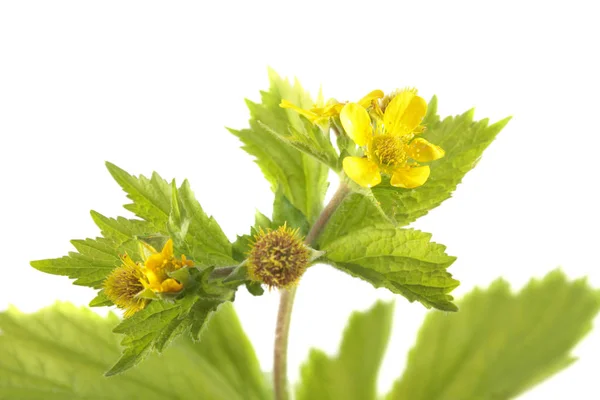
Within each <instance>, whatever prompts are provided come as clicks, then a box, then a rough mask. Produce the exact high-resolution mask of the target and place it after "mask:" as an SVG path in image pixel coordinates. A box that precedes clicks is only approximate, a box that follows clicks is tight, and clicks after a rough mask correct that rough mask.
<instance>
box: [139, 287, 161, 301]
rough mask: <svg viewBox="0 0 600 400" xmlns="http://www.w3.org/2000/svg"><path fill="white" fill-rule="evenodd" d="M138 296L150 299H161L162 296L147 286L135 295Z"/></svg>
mask: <svg viewBox="0 0 600 400" xmlns="http://www.w3.org/2000/svg"><path fill="white" fill-rule="evenodd" d="M135 297H136V298H140V299H148V300H159V299H160V297H159V296H158V295H157V294H156V293H154V292H153V291H152V289H150V288H145V289H144V290H142V291H141V292H139V293H138V294H136V295H135Z"/></svg>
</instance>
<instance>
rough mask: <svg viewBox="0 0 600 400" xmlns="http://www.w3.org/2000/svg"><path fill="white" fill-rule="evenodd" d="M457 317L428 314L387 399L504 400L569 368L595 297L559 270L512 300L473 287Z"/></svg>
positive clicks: (500, 287)
mask: <svg viewBox="0 0 600 400" xmlns="http://www.w3.org/2000/svg"><path fill="white" fill-rule="evenodd" d="M460 309H461V311H460V312H459V313H456V314H450V315H444V314H439V313H430V314H429V315H428V316H427V318H426V320H425V323H424V324H423V327H422V328H421V331H420V333H419V337H418V340H417V343H416V345H415V347H414V348H413V349H412V350H411V352H410V355H409V358H408V365H407V367H406V371H405V372H404V375H403V376H402V379H400V380H399V381H398V382H397V383H396V384H395V385H394V389H393V390H392V392H391V393H390V394H389V395H388V397H387V398H388V399H389V400H404V399H410V400H420V399H422V400H442V399H444V400H445V399H482V400H483V399H509V398H513V397H515V396H517V395H518V394H520V393H522V392H524V391H525V390H527V389H529V388H530V387H532V386H534V385H536V384H538V383H540V382H541V381H543V380H545V379H547V378H548V377H550V376H552V375H554V374H555V373H557V372H558V371H560V370H562V369H564V368H566V367H567V366H568V365H570V364H571V363H572V362H573V361H575V358H574V357H573V356H572V355H571V354H570V352H571V350H572V348H573V347H574V346H575V344H577V342H578V341H579V340H581V339H582V338H583V337H584V336H585V335H586V334H587V333H588V332H589V331H590V329H591V327H592V324H591V323H592V320H593V318H594V316H595V315H596V314H597V313H598V311H599V310H600V292H599V291H597V290H593V289H591V288H590V287H589V286H588V284H587V283H586V281H585V280H584V279H579V280H576V281H573V282H568V281H567V278H566V277H565V275H564V274H563V273H562V272H560V271H554V272H551V273H550V274H548V275H547V276H546V277H545V278H544V279H543V280H532V281H531V282H530V283H529V284H528V285H527V286H526V287H525V288H524V289H523V290H522V291H521V292H520V293H518V294H516V295H514V294H512V293H511V291H510V287H509V285H508V283H506V282H505V281H503V280H498V281H496V282H494V283H493V284H492V285H491V286H490V287H489V288H488V289H487V290H481V289H476V290H474V291H473V292H471V293H470V294H469V295H467V296H466V297H465V298H464V299H463V300H462V301H461V302H460Z"/></svg>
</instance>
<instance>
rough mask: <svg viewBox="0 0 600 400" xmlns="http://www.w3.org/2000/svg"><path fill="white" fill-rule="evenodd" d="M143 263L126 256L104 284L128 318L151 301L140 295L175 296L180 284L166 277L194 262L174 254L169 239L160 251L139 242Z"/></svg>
mask: <svg viewBox="0 0 600 400" xmlns="http://www.w3.org/2000/svg"><path fill="white" fill-rule="evenodd" d="M140 246H141V248H142V253H143V256H144V263H143V264H142V263H136V262H135V261H133V260H132V259H131V258H130V257H129V256H128V255H127V254H125V255H123V256H121V261H122V262H123V264H122V265H121V266H120V267H117V268H115V270H114V271H112V272H111V273H110V275H109V276H108V277H107V278H106V280H105V281H104V292H105V294H106V296H107V297H108V298H109V299H110V300H111V301H112V302H113V303H114V304H115V305H116V306H117V307H119V308H121V309H123V310H125V317H130V316H131V315H133V314H135V313H136V312H138V311H140V310H143V309H144V308H145V307H146V305H147V304H148V302H149V301H150V300H149V299H148V298H146V297H142V296H140V295H141V294H142V292H144V291H145V290H150V291H151V292H154V293H177V292H179V291H181V289H183V285H182V284H181V283H180V282H178V281H177V280H176V279H173V278H170V277H169V274H170V273H172V272H174V271H176V270H178V269H180V268H183V267H191V266H192V265H193V262H192V261H190V260H188V259H187V258H186V257H185V256H184V255H182V256H181V258H180V259H177V258H175V256H174V254H173V241H172V240H171V239H169V240H168V241H167V242H166V243H165V245H164V247H163V249H162V251H160V252H158V251H156V250H155V249H154V248H153V247H152V246H150V245H148V244H146V243H142V244H141V245H140Z"/></svg>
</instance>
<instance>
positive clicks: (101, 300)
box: [88, 289, 113, 307]
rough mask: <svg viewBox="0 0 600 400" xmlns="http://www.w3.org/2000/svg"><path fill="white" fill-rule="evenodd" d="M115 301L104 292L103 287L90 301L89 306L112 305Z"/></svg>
mask: <svg viewBox="0 0 600 400" xmlns="http://www.w3.org/2000/svg"><path fill="white" fill-rule="evenodd" d="M112 305H113V302H112V301H111V300H110V299H109V298H108V297H106V293H104V289H101V290H100V291H99V292H98V295H97V296H96V297H94V298H93V299H92V301H90V303H89V304H88V306H89V307H108V306H112Z"/></svg>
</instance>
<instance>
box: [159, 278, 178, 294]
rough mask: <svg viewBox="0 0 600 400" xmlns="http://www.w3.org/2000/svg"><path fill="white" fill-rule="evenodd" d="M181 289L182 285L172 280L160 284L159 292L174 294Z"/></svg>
mask: <svg viewBox="0 0 600 400" xmlns="http://www.w3.org/2000/svg"><path fill="white" fill-rule="evenodd" d="M181 289H183V285H182V284H181V283H179V282H177V281H176V280H175V279H173V278H169V279H165V280H164V281H163V282H162V283H161V284H160V292H162V293H175V292H179V291H180V290H181Z"/></svg>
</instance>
